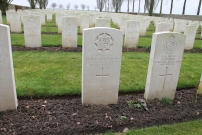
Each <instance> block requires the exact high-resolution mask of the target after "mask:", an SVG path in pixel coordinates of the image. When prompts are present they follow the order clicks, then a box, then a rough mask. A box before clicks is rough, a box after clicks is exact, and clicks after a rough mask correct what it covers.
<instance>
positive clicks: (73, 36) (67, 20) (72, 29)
mask: <svg viewBox="0 0 202 135" xmlns="http://www.w3.org/2000/svg"><path fill="white" fill-rule="evenodd" d="M77 26H78V22H77V18H76V17H63V18H62V47H77V31H78V27H77Z"/></svg>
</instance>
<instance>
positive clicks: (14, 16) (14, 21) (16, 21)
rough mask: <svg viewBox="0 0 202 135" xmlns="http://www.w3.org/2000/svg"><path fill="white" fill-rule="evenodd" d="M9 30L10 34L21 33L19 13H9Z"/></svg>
mask: <svg viewBox="0 0 202 135" xmlns="http://www.w3.org/2000/svg"><path fill="white" fill-rule="evenodd" d="M9 15H10V20H9V21H10V28H11V32H21V31H22V30H21V19H20V13H17V12H10V13H9Z"/></svg>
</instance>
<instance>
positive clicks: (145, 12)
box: [144, 0, 146, 13]
mask: <svg viewBox="0 0 202 135" xmlns="http://www.w3.org/2000/svg"><path fill="white" fill-rule="evenodd" d="M144 13H146V0H145V1H144Z"/></svg>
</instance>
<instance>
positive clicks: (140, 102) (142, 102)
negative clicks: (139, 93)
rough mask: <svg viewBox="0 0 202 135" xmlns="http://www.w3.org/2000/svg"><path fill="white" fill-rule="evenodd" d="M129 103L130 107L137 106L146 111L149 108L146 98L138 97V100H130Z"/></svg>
mask: <svg viewBox="0 0 202 135" xmlns="http://www.w3.org/2000/svg"><path fill="white" fill-rule="evenodd" d="M128 105H129V106H130V107H135V108H139V109H140V108H144V109H145V110H146V111H148V110H149V109H148V108H147V103H146V101H145V100H144V99H138V100H134V101H129V102H128Z"/></svg>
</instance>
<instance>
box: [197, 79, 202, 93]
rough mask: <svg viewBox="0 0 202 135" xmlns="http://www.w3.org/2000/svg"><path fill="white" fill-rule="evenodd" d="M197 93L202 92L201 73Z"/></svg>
mask: <svg viewBox="0 0 202 135" xmlns="http://www.w3.org/2000/svg"><path fill="white" fill-rule="evenodd" d="M197 93H198V94H202V75H201V79H200V83H199V86H198V90H197Z"/></svg>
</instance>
